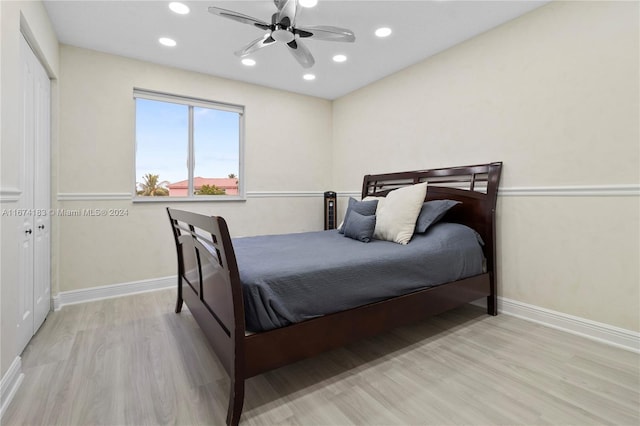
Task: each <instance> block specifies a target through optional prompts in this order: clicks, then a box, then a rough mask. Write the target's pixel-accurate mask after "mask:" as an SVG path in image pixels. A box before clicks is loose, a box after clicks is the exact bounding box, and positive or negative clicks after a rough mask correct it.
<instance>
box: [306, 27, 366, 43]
mask: <svg viewBox="0 0 640 426" xmlns="http://www.w3.org/2000/svg"><path fill="white" fill-rule="evenodd" d="M293 32H294V33H295V34H298V35H299V36H300V37H303V38H305V37H313V38H314V39H316V40H326V41H342V42H348V43H352V42H354V41H356V36H355V34H354V33H353V31H351V30H348V29H346V28H340V27H331V26H328V25H316V26H312V27H304V28H295V29H294V30H293Z"/></svg>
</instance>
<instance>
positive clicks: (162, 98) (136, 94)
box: [133, 88, 246, 203]
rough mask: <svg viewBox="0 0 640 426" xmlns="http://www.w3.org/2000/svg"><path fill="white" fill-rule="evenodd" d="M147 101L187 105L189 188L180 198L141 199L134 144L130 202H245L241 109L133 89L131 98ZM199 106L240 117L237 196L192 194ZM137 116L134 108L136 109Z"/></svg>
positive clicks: (239, 106) (207, 101) (135, 120)
mask: <svg viewBox="0 0 640 426" xmlns="http://www.w3.org/2000/svg"><path fill="white" fill-rule="evenodd" d="M138 98H139V99H147V100H151V101H159V102H169V103H174V104H181V105H186V106H188V107H189V145H188V149H189V153H188V160H187V169H188V178H187V179H188V182H189V189H188V191H187V195H186V196H183V197H180V196H173V197H171V196H165V197H143V196H138V195H137V194H138V190H137V188H138V187H137V183H136V182H135V180H136V160H137V155H138V149H137V141H136V143H135V144H134V158H133V160H134V161H133V169H134V171H133V176H134V183H133V185H134V190H133V202H142V203H149V202H150V203H159V202H162V203H167V202H170V203H171V202H173V203H176V202H178V203H180V202H194V201H196V202H197V201H200V202H202V201H207V202H208V201H222V202H224V201H245V200H246V190H245V179H244V119H245V114H244V106H242V105H235V104H228V103H223V102H215V101H210V100H207V99H199V98H193V97H187V96H180V95H173V94H170V93H163V92H157V91H152V90H145V89H139V88H134V89H133V99H134V101H135V99H138ZM194 107H201V108H209V109H217V110H220V111H228V112H235V113H238V115H239V127H240V128H239V129H238V139H239V141H238V144H239V146H238V149H239V152H238V163H239V164H238V195H194V187H193V178H194V176H193V171H194V169H195V154H194V140H193V108H194ZM136 113H137V109H136ZM135 125H137V119H134V126H135ZM134 134H135V132H134Z"/></svg>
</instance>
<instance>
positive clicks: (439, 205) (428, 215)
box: [415, 200, 461, 233]
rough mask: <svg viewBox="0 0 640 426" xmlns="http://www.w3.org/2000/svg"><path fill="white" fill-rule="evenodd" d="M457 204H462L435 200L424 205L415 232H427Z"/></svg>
mask: <svg viewBox="0 0 640 426" xmlns="http://www.w3.org/2000/svg"><path fill="white" fill-rule="evenodd" d="M456 204H461V203H460V201H454V200H433V201H427V202H426V203H424V204H422V209H420V214H419V215H418V219H417V220H416V229H415V232H417V233H423V232H426V231H427V229H428V228H429V227H430V226H431V225H433V224H434V223H436V222H437V221H439V220H440V219H442V217H443V216H444V215H445V213H446V212H447V211H448V210H449V209H450V208H451V207H453V206H455V205H456Z"/></svg>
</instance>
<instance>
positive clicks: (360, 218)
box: [344, 211, 376, 243]
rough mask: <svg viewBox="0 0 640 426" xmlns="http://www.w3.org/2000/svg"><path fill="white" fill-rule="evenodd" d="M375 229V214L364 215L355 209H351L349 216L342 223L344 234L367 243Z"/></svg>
mask: <svg viewBox="0 0 640 426" xmlns="http://www.w3.org/2000/svg"><path fill="white" fill-rule="evenodd" d="M375 229H376V215H369V216H364V215H361V214H360V213H358V212H356V211H351V214H350V215H349V218H348V219H347V220H346V221H345V223H344V236H345V237H349V238H353V239H354V240H358V241H362V242H363V243H368V242H369V241H371V237H373V231H374V230H375Z"/></svg>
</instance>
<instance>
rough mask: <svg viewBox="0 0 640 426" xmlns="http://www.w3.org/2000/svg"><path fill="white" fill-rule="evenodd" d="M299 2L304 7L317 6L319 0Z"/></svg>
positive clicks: (302, 0) (300, 0)
mask: <svg viewBox="0 0 640 426" xmlns="http://www.w3.org/2000/svg"><path fill="white" fill-rule="evenodd" d="M298 4H299V5H300V6H302V7H315V5H317V4H318V0H299V1H298Z"/></svg>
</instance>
